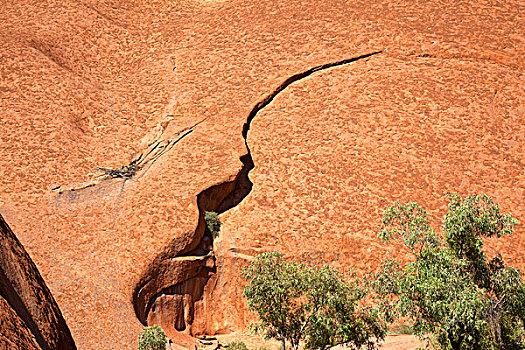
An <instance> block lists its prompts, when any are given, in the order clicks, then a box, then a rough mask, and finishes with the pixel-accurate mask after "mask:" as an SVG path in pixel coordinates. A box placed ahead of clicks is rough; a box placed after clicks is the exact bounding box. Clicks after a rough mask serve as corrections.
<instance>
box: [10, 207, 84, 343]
mask: <svg viewBox="0 0 525 350" xmlns="http://www.w3.org/2000/svg"><path fill="white" fill-rule="evenodd" d="M0 311H1V312H0V331H1V333H0V348H2V349H41V350H51V349H57V350H75V349H76V347H75V343H74V342H73V338H71V333H70V332H69V329H68V327H67V325H66V322H65V321H64V318H63V317H62V314H61V312H60V309H59V308H58V306H57V304H56V302H55V300H54V299H53V296H52V295H51V293H50V292H49V289H48V288H47V286H46V284H45V282H44V280H43V279H42V277H41V276H40V273H39V272H38V270H37V267H36V266H35V264H34V263H33V261H32V260H31V258H30V257H29V255H28V254H27V252H26V251H25V250H24V247H23V246H22V244H20V242H19V241H18V239H17V238H16V236H15V235H14V234H13V231H11V229H10V228H9V226H8V225H7V223H6V222H5V221H4V218H3V217H2V216H1V215H0Z"/></svg>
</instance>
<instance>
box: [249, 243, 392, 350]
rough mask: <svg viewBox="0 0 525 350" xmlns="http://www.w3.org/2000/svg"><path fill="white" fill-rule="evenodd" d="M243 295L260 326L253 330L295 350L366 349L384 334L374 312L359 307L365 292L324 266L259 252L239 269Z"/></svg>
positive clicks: (372, 345) (360, 287)
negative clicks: (301, 344)
mask: <svg viewBox="0 0 525 350" xmlns="http://www.w3.org/2000/svg"><path fill="white" fill-rule="evenodd" d="M244 278H245V279H246V280H247V281H249V282H248V284H247V285H246V287H245V288H244V291H243V294H244V296H245V297H246V298H247V299H248V305H249V307H250V309H251V310H253V311H255V312H257V314H258V315H259V318H260V322H259V323H256V324H254V325H253V329H254V330H255V331H256V332H261V331H263V332H265V335H266V336H267V337H270V338H275V339H278V340H280V341H281V342H282V345H283V350H284V349H285V344H286V342H289V343H290V344H291V345H292V347H293V349H297V348H298V346H299V342H300V341H304V343H305V348H307V349H323V350H324V349H327V348H329V347H332V346H335V345H338V344H345V345H347V346H349V347H351V348H354V349H361V348H362V347H365V348H368V349H372V348H374V345H375V342H376V341H377V340H382V339H383V338H384V336H385V327H384V326H383V324H381V323H380V322H379V318H378V316H377V311H376V310H374V309H372V308H369V307H362V306H360V305H359V301H360V300H361V299H362V298H363V297H364V296H365V294H366V291H365V289H364V288H363V286H361V285H359V283H358V282H357V280H354V281H352V282H349V281H346V280H345V278H344V277H343V276H342V275H341V274H340V273H339V272H338V271H337V270H335V269H333V268H330V267H329V266H327V265H326V266H323V267H320V268H317V267H309V266H306V265H303V264H298V263H295V262H286V261H285V260H284V259H283V256H282V255H281V254H280V253H276V252H269V253H263V254H261V255H259V256H257V257H256V258H255V260H254V261H253V262H252V263H251V264H250V266H249V267H247V268H246V269H245V270H244Z"/></svg>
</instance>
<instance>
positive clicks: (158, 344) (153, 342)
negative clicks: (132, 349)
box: [139, 325, 166, 350]
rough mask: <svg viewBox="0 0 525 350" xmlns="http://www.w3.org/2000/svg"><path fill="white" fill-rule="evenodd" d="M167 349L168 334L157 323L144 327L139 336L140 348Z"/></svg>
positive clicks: (143, 349)
mask: <svg viewBox="0 0 525 350" xmlns="http://www.w3.org/2000/svg"><path fill="white" fill-rule="evenodd" d="M164 349H166V334H165V333H164V331H163V330H162V328H160V327H159V326H157V325H154V326H151V327H144V329H143V330H142V333H141V334H140V338H139V350H164Z"/></svg>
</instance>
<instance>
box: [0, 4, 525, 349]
mask: <svg viewBox="0 0 525 350" xmlns="http://www.w3.org/2000/svg"><path fill="white" fill-rule="evenodd" d="M523 12H524V7H523V4H522V3H521V2H519V1H506V2H504V3H490V2H480V1H471V2H461V3H458V2H456V1H434V2H424V3H418V4H415V3H414V2H408V1H352V2H347V1H331V0H330V1H323V2H321V3H320V2H317V1H301V2H296V1H279V2H275V1H257V2H255V1H254V2H250V1H220V2H219V1H155V2H151V1H133V2H123V1H112V2H105V1H97V0H90V1H82V2H78V1H47V2H38V1H29V2H25V1H24V2H12V3H8V4H3V5H2V8H1V9H0V23H2V24H1V25H0V37H2V38H3V40H2V42H1V45H0V77H1V78H0V94H1V98H0V110H1V111H2V115H1V117H0V118H1V123H0V145H1V147H2V150H1V151H2V155H3V157H2V159H1V160H0V162H1V164H0V189H1V190H2V191H1V192H2V194H1V195H0V212H1V213H2V214H3V215H4V216H5V217H6V218H7V219H8V221H9V222H10V224H11V225H12V227H13V229H14V231H15V232H16V233H17V236H18V238H19V239H20V241H21V242H22V243H23V244H24V246H25V247H26V249H27V250H28V252H29V254H30V255H31V257H32V259H33V260H34V261H35V263H36V265H37V266H38V268H39V270H40V272H41V273H42V275H43V277H44V279H45V280H46V281H47V283H48V285H49V288H50V290H51V292H52V293H53V295H54V296H55V298H56V300H57V302H58V304H59V306H60V308H61V310H62V311H63V313H64V317H65V319H66V321H67V322H68V324H69V325H70V327H71V331H72V334H73V337H74V339H75V342H76V343H77V345H78V346H79V348H81V349H102V348H104V349H120V348H136V339H137V337H138V334H139V333H140V330H141V327H142V325H141V323H140V322H139V321H138V319H137V317H139V319H141V321H142V322H145V321H146V320H149V321H150V322H158V323H160V324H161V325H163V327H164V328H165V329H166V330H167V331H168V333H169V334H170V335H172V336H173V337H174V338H176V337H177V336H178V335H179V332H178V331H177V328H179V329H181V328H182V321H181V320H184V322H185V323H186V325H185V329H184V331H182V334H183V335H184V336H186V335H188V334H193V335H196V334H202V333H217V332H219V333H225V332H229V331H231V330H237V329H242V328H243V327H244V326H245V324H246V321H247V320H248V319H249V318H250V317H251V316H250V315H249V313H248V312H247V310H246V305H245V303H244V301H243V300H242V298H241V297H240V294H239V293H240V290H241V287H240V286H241V281H240V278H239V273H240V270H241V268H242V266H245V264H246V263H247V262H248V261H249V259H250V257H251V256H252V255H253V254H255V253H257V252H261V251H264V250H269V249H278V250H281V251H282V252H284V253H285V254H286V255H287V256H289V257H294V258H296V259H300V260H303V261H306V262H313V263H318V262H330V263H333V264H334V265H335V266H338V267H340V268H343V269H347V268H350V267H352V268H354V269H358V270H361V271H364V270H369V269H372V268H374V267H375V266H376V265H377V264H378V262H379V261H380V259H381V258H382V257H384V256H386V255H395V256H401V257H403V256H404V255H405V252H404V251H402V250H399V249H397V248H393V247H385V246H384V245H381V244H380V243H379V241H378V240H377V239H376V238H375V235H374V231H375V229H376V227H377V226H376V225H375V224H374V222H377V220H378V218H379V216H380V209H381V208H382V207H383V206H384V205H387V204H388V203H390V202H391V201H392V200H394V199H400V200H416V201H418V202H420V204H422V205H423V206H425V207H427V208H428V209H429V211H430V213H431V215H432V217H433V219H434V221H437V218H438V217H439V216H440V215H441V214H442V213H443V211H444V204H445V199H444V197H443V194H444V192H446V191H449V190H457V191H459V192H461V193H470V192H481V191H484V192H487V193H488V194H490V195H492V196H493V197H494V198H495V199H496V200H497V201H498V202H499V203H501V204H502V209H503V210H505V211H512V212H513V214H514V215H515V216H517V217H518V218H519V219H521V221H524V220H525V219H523V208H524V205H523V204H524V202H525V201H524V187H525V186H524V181H525V180H524V177H523V176H524V175H523V159H524V158H525V157H524V145H525V136H524V129H523V122H522V120H523V116H524V112H525V107H524V106H525V104H524V101H523V96H524V94H523V92H524V91H523V86H525V84H524V83H525V81H524V80H525V78H524V75H523V57H524V56H523V54H524V45H525V43H524V40H523V38H524V35H525V29H524V25H523V23H525V21H524V19H523ZM378 50H383V53H381V54H380V55H376V56H373V57H370V58H369V59H368V60H367V61H366V60H360V61H358V62H355V63H352V64H349V65H345V66H341V67H337V68H332V69H330V70H324V71H322V72H318V73H316V74H314V75H311V76H309V77H308V78H306V79H303V80H301V81H298V82H297V83H294V84H293V85H291V86H289V87H288V88H287V89H286V90H284V91H282V92H281V93H279V94H278V96H277V97H276V98H275V100H274V101H273V102H272V103H271V104H270V105H269V106H268V107H266V108H264V109H263V110H262V111H260V112H259V113H258V114H257V116H256V117H255V119H254V120H253V122H252V125H251V130H250V132H249V134H248V140H247V142H248V145H249V146H250V148H251V151H252V157H253V161H254V163H255V169H254V170H253V171H252V172H251V173H250V178H251V179H252V181H253V182H254V187H253V191H252V192H251V193H250V194H249V196H248V197H246V199H245V200H244V201H243V202H242V203H241V204H240V205H238V206H237V207H235V208H234V209H232V210H230V211H228V212H226V213H225V214H224V215H222V216H221V217H222V219H223V221H224V222H225V225H224V226H223V231H222V233H221V236H220V238H219V239H218V240H217V241H216V242H215V243H214V256H213V257H211V258H207V259H206V261H207V262H206V263H204V265H202V264H203V261H202V260H203V259H202V252H199V253H197V250H198V249H199V244H200V242H201V239H202V237H204V236H205V235H206V232H205V230H204V226H203V222H202V215H203V212H202V211H203V210H212V209H223V210H224V209H226V208H228V207H229V206H231V205H232V203H233V204H235V203H236V202H238V199H239V198H237V197H239V196H240V194H242V193H245V192H246V188H247V185H246V183H244V184H243V185H240V183H241V182H240V180H239V179H240V177H238V174H239V173H240V172H241V170H242V169H243V164H242V162H241V161H239V158H240V157H241V156H243V155H245V154H246V153H247V150H246V147H245V145H244V139H243V137H242V135H241V131H242V126H243V124H244V123H245V122H246V118H247V117H248V115H249V113H250V110H252V107H253V106H254V105H255V104H256V103H258V102H259V101H261V100H263V98H264V96H266V95H267V94H269V93H271V92H272V91H274V89H276V88H277V87H278V86H279V84H281V83H282V82H283V81H284V80H285V79H287V78H288V77H290V76H292V75H294V74H296V73H300V72H304V71H306V70H308V69H309V68H311V67H314V66H317V65H321V64H325V63H329V62H336V61H339V60H341V59H346V58H351V57H356V56H359V55H361V54H366V53H371V52H375V51H378ZM174 66H176V69H174ZM181 137H183V138H181ZM157 142H159V143H157ZM155 147H156V148H155ZM153 149H155V150H154V151H153V153H150V154H149V155H148V153H147V152H148V151H149V150H153ZM140 154H142V155H143V159H142V160H141V161H142V163H141V169H140V170H139V171H138V173H137V174H136V175H135V176H133V177H132V178H131V179H122V178H116V179H107V178H102V180H101V178H98V181H94V182H93V179H96V175H103V172H101V171H99V172H96V168H97V167H104V168H110V169H118V168H120V167H121V165H122V164H130V162H131V161H132V160H134V159H138V156H139V155H140ZM144 159H146V161H144ZM244 171H246V166H244ZM93 172H96V173H95V174H93ZM89 184H92V186H90V187H87V188H84V187H85V186H86V185H89ZM218 184H224V185H221V186H219V187H214V186H216V185H218ZM75 188H76V189H77V190H75V191H70V189H75ZM209 188H213V190H211V191H210V192H206V190H207V189H209ZM53 189H55V190H53ZM201 193H203V194H206V193H207V196H203V197H204V199H203V202H202V203H199V204H200V208H201V212H200V213H199V208H198V203H197V196H198V195H199V194H201ZM28 213H31V215H28ZM196 227H197V228H196ZM517 231H518V232H517V235H516V236H515V237H512V238H507V239H505V240H501V241H499V242H494V243H493V244H492V245H491V252H495V251H502V252H503V253H504V254H505V256H506V257H507V258H509V259H510V261H511V262H512V263H515V264H518V265H523V261H522V257H521V255H519V254H516V253H515V252H519V251H520V248H522V247H523V238H522V237H523V235H524V232H523V226H519V227H518V230H517ZM181 256H186V257H187V258H185V259H187V260H186V261H185V263H181V258H180V257H181ZM192 260H193V261H194V263H195V264H196V265H194V264H193V263H188V261H192ZM212 262H213V263H212ZM199 266H200V267H199ZM208 274H209V275H208ZM205 279H207V282H206V283H205V284H204V280H205ZM197 287H198V288H197ZM148 305H149V306H148ZM163 305H165V306H163ZM175 305H178V306H175ZM153 306H155V308H154V311H153V313H151V311H148V310H153ZM172 307H173V308H172ZM180 308H183V309H184V310H181V309H180ZM191 310H193V311H191ZM190 319H193V320H192V321H191V322H190ZM181 339H182V338H181Z"/></svg>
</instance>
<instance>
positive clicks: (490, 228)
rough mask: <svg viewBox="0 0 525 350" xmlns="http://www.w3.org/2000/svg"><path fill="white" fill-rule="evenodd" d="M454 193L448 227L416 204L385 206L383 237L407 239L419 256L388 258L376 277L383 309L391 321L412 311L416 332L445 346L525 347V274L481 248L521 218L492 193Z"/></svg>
mask: <svg viewBox="0 0 525 350" xmlns="http://www.w3.org/2000/svg"><path fill="white" fill-rule="evenodd" d="M449 199H450V203H449V205H448V213H447V214H446V215H445V217H444V221H443V225H442V230H441V231H442V233H441V234H437V233H436V232H435V231H434V230H433V229H432V228H431V227H430V225H429V222H428V219H427V216H426V213H425V211H424V210H423V209H421V208H420V207H419V206H418V205H417V204H416V203H407V204H401V203H399V202H398V203H395V204H394V205H393V206H391V207H389V208H387V209H386V210H385V211H384V215H383V228H382V229H381V231H380V233H379V236H380V237H381V238H382V239H383V240H384V241H391V240H398V241H400V242H402V243H403V244H404V245H405V246H406V247H408V248H409V249H410V251H411V252H412V254H413V255H414V259H413V261H411V262H409V263H408V264H406V265H405V266H401V265H400V264H399V263H398V262H396V261H393V260H387V261H386V262H384V264H383V267H382V269H381V271H380V272H379V273H378V274H377V275H376V276H375V280H374V282H373V285H374V290H375V291H376V292H377V293H378V297H379V299H380V306H381V308H382V310H383V311H385V315H386V316H387V319H388V320H389V321H392V320H393V319H394V318H395V317H400V316H408V317H410V318H411V319H412V320H413V323H414V324H413V330H414V332H415V334H417V335H419V336H425V335H426V334H429V333H430V334H433V335H434V337H435V338H434V340H435V341H436V342H437V343H438V344H439V346H440V347H441V348H442V349H454V350H466V349H525V345H524V342H523V335H524V324H525V308H524V306H525V304H524V303H525V285H524V283H523V280H522V276H521V274H520V272H519V271H518V270H517V269H515V268H512V267H507V266H505V264H504V263H503V260H502V259H501V257H500V256H497V257H495V258H493V259H491V260H488V259H487V257H486V255H485V253H484V252H483V250H482V248H483V237H493V236H495V237H501V236H503V235H506V234H510V233H512V232H513V227H514V226H515V225H516V224H517V220H516V219H514V218H512V216H510V215H508V214H507V215H502V214H500V212H499V207H498V205H497V204H495V203H494V202H493V201H492V199H491V198H490V197H488V196H486V195H473V196H469V197H466V198H464V199H463V198H461V196H459V195H458V194H451V195H449Z"/></svg>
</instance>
